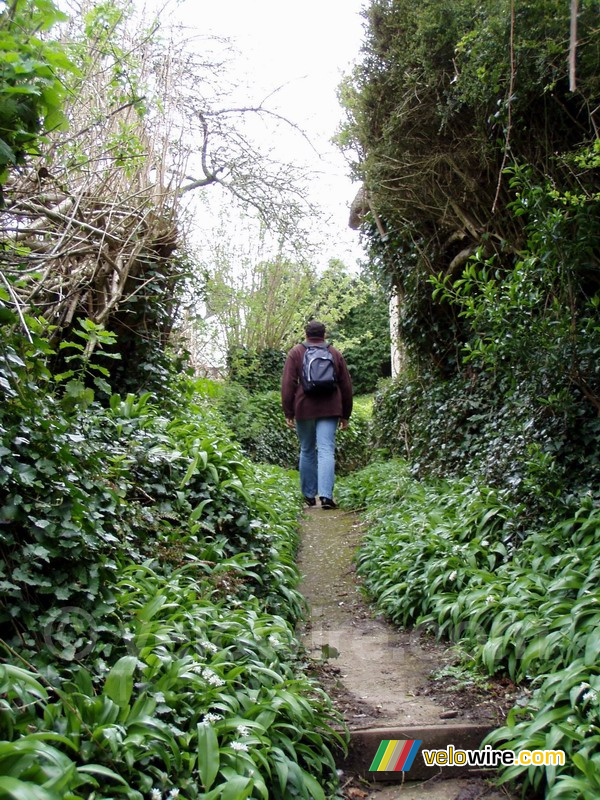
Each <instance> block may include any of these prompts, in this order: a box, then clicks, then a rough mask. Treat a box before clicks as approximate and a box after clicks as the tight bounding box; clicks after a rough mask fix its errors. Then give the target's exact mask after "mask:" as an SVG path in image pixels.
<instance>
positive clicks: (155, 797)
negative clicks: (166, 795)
mask: <svg viewBox="0 0 600 800" xmlns="http://www.w3.org/2000/svg"><path fill="white" fill-rule="evenodd" d="M161 798H162V792H161V790H160V789H156V788H154V789H150V800H161Z"/></svg>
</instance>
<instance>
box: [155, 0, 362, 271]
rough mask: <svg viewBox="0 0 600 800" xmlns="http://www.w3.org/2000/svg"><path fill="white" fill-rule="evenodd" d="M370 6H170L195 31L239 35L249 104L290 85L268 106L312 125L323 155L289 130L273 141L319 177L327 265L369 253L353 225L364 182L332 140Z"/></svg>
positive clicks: (272, 1) (334, 2)
mask: <svg viewBox="0 0 600 800" xmlns="http://www.w3.org/2000/svg"><path fill="white" fill-rule="evenodd" d="M363 6H364V0H304V1H303V2H302V3H298V2H291V1H290V0H182V1H181V2H180V3H178V5H177V7H176V8H175V9H173V7H172V6H171V7H170V10H171V13H170V14H169V18H170V19H172V20H173V21H174V22H183V23H184V24H185V25H186V26H187V27H188V28H189V29H190V35H193V34H198V35H200V36H207V35H216V36H222V37H226V38H228V39H230V40H232V43H233V44H234V45H235V46H236V49H237V50H238V51H239V52H240V59H239V61H238V60H236V62H235V65H234V67H233V74H234V76H235V75H236V72H237V74H238V75H239V78H240V81H241V82H245V84H246V86H247V87H248V89H249V92H250V96H249V97H248V100H249V101H252V102H257V101H260V100H262V99H263V98H264V97H265V96H266V95H267V94H269V92H271V91H273V90H274V89H275V88H277V87H278V86H281V85H282V84H285V85H284V86H283V88H282V89H281V90H280V91H279V92H277V94H276V95H275V96H274V97H273V98H272V99H271V100H270V101H269V103H268V106H269V108H272V109H274V110H276V111H278V112H281V113H282V114H283V115H284V116H286V117H287V118H288V119H290V120H291V121H293V122H294V123H296V124H297V125H299V126H300V127H301V128H302V129H303V130H305V131H306V133H307V134H308V136H309V137H310V139H311V141H312V144H313V146H314V148H315V150H316V151H317V152H318V154H319V156H318V155H317V154H316V153H314V152H313V151H312V150H311V149H310V148H308V147H306V145H305V144H304V143H303V142H302V140H301V137H299V136H298V135H294V136H289V137H288V136H286V135H285V133H284V132H282V136H283V137H284V138H283V140H282V141H281V142H279V143H277V142H273V141H270V142H265V146H268V147H272V146H275V147H276V149H277V150H281V153H282V156H283V157H284V158H285V159H286V160H289V161H297V162H298V163H304V164H308V166H309V168H310V169H311V170H314V171H316V172H317V173H318V174H319V178H318V180H316V181H315V182H314V183H313V187H314V198H313V199H315V200H316V201H317V202H319V203H320V204H321V205H322V206H323V207H324V209H325V211H326V214H327V215H329V216H330V220H329V221H328V222H327V223H326V224H325V223H324V224H323V230H322V231H317V232H315V233H316V235H317V238H319V239H323V240H324V241H325V242H326V244H325V246H324V249H323V251H322V255H321V259H320V262H321V265H324V264H326V263H327V261H328V259H329V258H332V257H335V258H341V259H342V260H343V261H344V262H345V263H346V264H347V265H348V266H350V267H355V266H356V261H357V259H358V258H360V257H362V255H363V253H362V250H361V248H360V245H359V242H358V233H357V232H356V231H351V230H350V229H349V228H348V214H349V206H350V203H351V202H352V199H353V197H354V195H355V194H356V191H357V189H358V185H357V184H354V183H352V182H351V180H350V178H349V176H348V173H349V168H348V166H347V164H346V162H345V160H344V158H343V156H342V154H341V153H340V152H339V151H338V150H337V148H335V146H334V145H332V144H331V143H330V141H329V140H330V139H331V137H332V136H333V135H334V134H335V132H336V128H337V126H338V124H339V122H340V121H341V118H342V110H341V109H340V107H339V104H338V101H337V97H336V89H337V86H338V85H339V83H340V80H341V78H342V77H343V75H344V74H346V73H347V72H349V70H350V69H351V67H352V64H353V62H354V61H355V60H356V59H357V58H358V56H359V50H360V46H361V42H362V37H363V18H362V17H361V16H360V11H361V8H362V7H363ZM278 145H279V146H278ZM207 199H208V200H209V202H210V198H207Z"/></svg>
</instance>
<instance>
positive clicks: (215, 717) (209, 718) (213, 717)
mask: <svg viewBox="0 0 600 800" xmlns="http://www.w3.org/2000/svg"><path fill="white" fill-rule="evenodd" d="M220 719H223V717H222V716H221V714H213V713H212V711H209V712H208V713H207V714H205V715H204V717H203V719H202V722H206V723H207V724H210V723H212V722H218V721H219V720H220Z"/></svg>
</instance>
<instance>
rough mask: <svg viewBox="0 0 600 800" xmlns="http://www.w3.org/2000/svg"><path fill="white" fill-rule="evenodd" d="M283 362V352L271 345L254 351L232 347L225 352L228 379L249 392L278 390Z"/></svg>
mask: <svg viewBox="0 0 600 800" xmlns="http://www.w3.org/2000/svg"><path fill="white" fill-rule="evenodd" d="M284 364H285V353H284V352H283V350H277V349H275V348H273V347H265V348H263V349H262V350H255V351H251V350H248V349H247V348H246V347H234V348H232V349H231V350H230V351H229V352H228V354H227V372H228V375H229V378H230V380H231V381H233V382H234V383H238V384H240V386H243V387H244V388H245V389H247V391H248V392H250V393H251V394H254V393H261V392H271V391H278V390H279V387H280V386H281V373H282V372H283V365H284Z"/></svg>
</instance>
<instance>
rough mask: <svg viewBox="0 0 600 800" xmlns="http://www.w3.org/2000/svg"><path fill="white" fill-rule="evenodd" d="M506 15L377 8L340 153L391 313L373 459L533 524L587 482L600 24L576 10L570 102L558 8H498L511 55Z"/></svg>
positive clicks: (596, 342)
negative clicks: (346, 153) (394, 314)
mask: <svg viewBox="0 0 600 800" xmlns="http://www.w3.org/2000/svg"><path fill="white" fill-rule="evenodd" d="M511 7H512V6H511V4H510V3H509V2H508V1H507V2H501V3H496V4H491V3H488V4H483V5H482V4H481V3H477V2H474V0H461V2H458V3H452V4H450V3H448V2H446V0H432V2H428V3H425V4H416V5H415V4H414V3H413V4H411V3H408V2H405V0H374V1H373V2H372V3H371V4H370V6H369V8H368V11H367V12H366V16H367V20H368V28H367V32H366V41H365V45H364V48H363V60H362V63H361V64H359V66H358V67H357V68H356V70H355V72H354V74H353V75H352V76H351V77H349V78H348V79H347V80H346V82H345V84H344V86H343V87H342V99H343V102H344V103H345V104H346V107H347V110H348V124H347V126H346V128H345V129H344V131H343V132H342V134H341V140H342V144H343V146H345V147H348V148H350V147H352V146H353V147H354V148H355V149H358V151H359V152H361V153H363V154H364V156H363V160H362V161H361V163H360V164H357V165H356V172H357V174H358V175H359V176H360V177H362V178H363V180H364V182H365V186H366V190H367V191H368V194H369V198H370V202H371V207H372V208H374V209H375V210H376V212H377V214H378V215H379V217H380V220H379V221H380V223H381V225H383V227H384V228H385V236H381V234H380V227H381V225H380V226H379V227H378V226H377V225H376V224H375V220H374V219H373V212H372V211H371V212H370V213H369V214H368V215H367V217H366V219H365V235H366V237H367V239H368V242H369V251H370V268H371V271H372V273H373V275H374V276H375V277H376V279H377V280H378V282H379V283H380V284H381V285H383V286H386V287H390V286H396V287H398V291H399V296H400V299H401V304H400V305H401V318H400V334H401V337H402V342H403V346H404V348H405V355H406V361H407V364H408V366H407V369H406V372H405V374H404V375H403V376H402V378H401V380H400V381H399V383H398V384H397V385H396V386H392V387H391V388H390V389H389V390H388V391H387V392H386V394H385V396H384V398H383V401H382V403H381V404H379V405H377V406H376V409H377V410H376V423H375V425H374V430H375V431H376V434H377V436H378V437H379V443H380V444H381V445H382V446H384V447H386V448H388V450H389V451H391V452H392V453H395V454H402V455H404V456H407V457H409V458H410V459H411V461H412V462H413V464H414V469H415V474H426V473H433V474H437V475H440V474H446V475H456V474H464V473H465V472H467V471H469V472H470V473H472V474H475V475H476V476H479V477H481V479H482V480H483V481H484V482H485V483H487V484H493V485H495V486H498V487H506V488H510V489H511V492H512V495H513V499H514V500H515V501H516V502H521V503H524V504H526V505H527V508H528V511H529V512H530V516H535V515H536V514H538V513H539V512H540V510H543V509H548V510H551V509H552V508H555V509H556V508H560V506H561V504H563V503H565V502H567V503H568V502H570V500H569V497H570V495H572V494H576V495H581V494H582V493H585V492H586V491H587V489H588V487H590V488H591V489H592V491H593V492H596V489H595V487H596V486H597V484H598V477H599V475H598V464H599V454H598V409H599V408H600V375H599V373H598V363H599V359H598V352H599V349H600V339H599V336H600V332H599V331H600V328H599V326H598V307H599V305H598V304H599V302H600V301H599V300H598V293H599V291H600V283H599V281H598V265H599V259H598V247H597V242H598V235H599V227H598V219H600V217H599V214H598V207H599V203H600V182H599V175H600V173H599V171H598V159H597V154H598V144H597V127H596V126H595V123H594V121H593V119H592V116H593V112H591V109H593V108H596V106H597V105H598V92H599V83H598V74H599V70H598V48H597V47H596V46H595V44H592V42H593V41H595V39H596V38H597V33H598V18H599V17H598V10H599V8H600V6H599V4H598V2H597V0H592V2H589V3H585V4H582V6H581V8H580V9H579V11H580V13H579V15H578V19H577V21H578V24H579V29H578V48H577V91H576V92H573V91H571V90H570V89H569V86H568V80H567V78H568V76H567V55H568V52H567V49H568V31H569V22H570V18H569V15H570V13H571V11H570V8H569V6H568V4H564V3H559V2H558V0H552V2H541V0H527V1H526V2H523V3H518V4H514V10H515V18H514V30H513V31H512V36H511V13H510V11H511ZM511 40H512V51H513V52H512V57H513V58H512V62H513V63H512V66H511ZM513 67H514V69H513ZM357 145H358V147H357ZM575 504H576V503H575Z"/></svg>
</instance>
